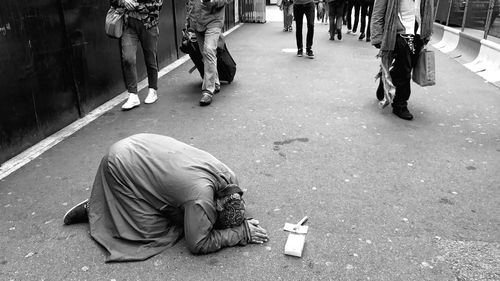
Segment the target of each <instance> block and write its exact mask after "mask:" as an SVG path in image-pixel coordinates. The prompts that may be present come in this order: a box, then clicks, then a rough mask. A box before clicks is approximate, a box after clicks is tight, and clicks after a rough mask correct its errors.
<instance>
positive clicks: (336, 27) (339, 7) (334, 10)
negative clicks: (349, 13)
mask: <svg viewBox="0 0 500 281" xmlns="http://www.w3.org/2000/svg"><path fill="white" fill-rule="evenodd" d="M327 2H328V17H329V19H330V40H335V34H337V39H338V40H342V17H343V15H344V0H327Z"/></svg>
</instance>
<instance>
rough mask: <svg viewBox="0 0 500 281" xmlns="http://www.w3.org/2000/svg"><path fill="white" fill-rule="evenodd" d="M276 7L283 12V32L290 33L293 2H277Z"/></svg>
mask: <svg viewBox="0 0 500 281" xmlns="http://www.w3.org/2000/svg"><path fill="white" fill-rule="evenodd" d="M276 5H277V6H278V7H279V8H280V10H281V11H283V31H285V32H292V31H293V27H292V21H293V0H278V3H277V4H276Z"/></svg>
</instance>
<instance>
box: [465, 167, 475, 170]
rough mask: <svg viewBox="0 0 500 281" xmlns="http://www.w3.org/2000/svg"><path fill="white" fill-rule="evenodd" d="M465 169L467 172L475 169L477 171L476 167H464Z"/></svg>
mask: <svg viewBox="0 0 500 281" xmlns="http://www.w3.org/2000/svg"><path fill="white" fill-rule="evenodd" d="M465 168H466V169H467V170H469V171H473V170H476V169H477V168H476V167H474V166H467V167H465Z"/></svg>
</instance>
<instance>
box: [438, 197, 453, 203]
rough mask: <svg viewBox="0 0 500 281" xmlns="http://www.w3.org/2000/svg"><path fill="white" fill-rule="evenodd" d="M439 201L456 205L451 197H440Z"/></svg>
mask: <svg viewBox="0 0 500 281" xmlns="http://www.w3.org/2000/svg"><path fill="white" fill-rule="evenodd" d="M439 203H441V204H446V205H455V203H453V201H451V200H450V199H448V198H445V197H443V198H441V199H439Z"/></svg>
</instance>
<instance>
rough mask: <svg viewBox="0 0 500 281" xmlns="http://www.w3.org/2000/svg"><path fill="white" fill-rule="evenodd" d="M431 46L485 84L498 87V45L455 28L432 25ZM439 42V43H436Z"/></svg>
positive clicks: (499, 63)
mask: <svg viewBox="0 0 500 281" xmlns="http://www.w3.org/2000/svg"><path fill="white" fill-rule="evenodd" d="M434 32H435V33H436V35H433V38H432V39H433V41H437V43H435V44H433V45H432V46H433V47H434V48H436V49H438V50H440V51H441V52H443V53H445V54H448V55H449V56H450V57H451V58H453V59H455V60H457V61H458V62H459V63H461V64H462V65H464V66H465V67H466V68H467V69H469V70H470V71H472V72H475V73H477V74H478V75H479V76H481V77H482V78H483V79H485V80H486V81H487V82H490V83H492V84H493V85H495V86H497V87H499V86H500V45H499V44H497V43H494V42H492V41H489V40H485V39H481V38H478V37H475V36H472V35H470V34H467V33H465V32H461V31H460V30H458V29H456V28H451V27H448V26H443V25H441V24H439V23H434ZM438 40H439V41H438Z"/></svg>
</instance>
